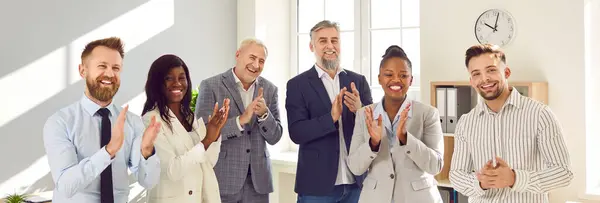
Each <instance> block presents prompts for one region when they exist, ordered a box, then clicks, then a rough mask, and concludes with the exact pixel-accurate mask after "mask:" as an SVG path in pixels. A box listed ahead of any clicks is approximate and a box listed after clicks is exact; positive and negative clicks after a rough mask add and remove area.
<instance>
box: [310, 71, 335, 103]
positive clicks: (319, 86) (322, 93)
mask: <svg viewBox="0 0 600 203" xmlns="http://www.w3.org/2000/svg"><path fill="white" fill-rule="evenodd" d="M315 68H317V67H315V66H313V67H312V69H310V73H309V75H308V76H309V81H310V86H311V87H312V88H313V89H314V90H315V91H316V92H317V94H318V95H319V97H320V98H321V101H322V102H323V105H325V107H326V108H327V110H328V111H331V100H330V99H329V95H328V94H327V90H326V89H325V85H323V81H321V78H319V75H318V73H317V69H315Z"/></svg>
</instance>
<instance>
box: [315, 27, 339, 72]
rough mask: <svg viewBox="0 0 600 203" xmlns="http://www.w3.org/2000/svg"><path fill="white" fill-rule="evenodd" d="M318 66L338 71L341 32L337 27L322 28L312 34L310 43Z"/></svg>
mask: <svg viewBox="0 0 600 203" xmlns="http://www.w3.org/2000/svg"><path fill="white" fill-rule="evenodd" d="M309 46H310V51H312V52H313V53H314V55H315V58H316V60H317V65H319V66H320V67H322V68H324V69H327V70H336V69H337V68H338V66H339V65H340V54H341V53H340V50H341V48H340V32H338V30H337V29H336V28H335V27H326V28H321V29H319V30H317V31H315V32H313V34H312V39H311V42H310V45H309Z"/></svg>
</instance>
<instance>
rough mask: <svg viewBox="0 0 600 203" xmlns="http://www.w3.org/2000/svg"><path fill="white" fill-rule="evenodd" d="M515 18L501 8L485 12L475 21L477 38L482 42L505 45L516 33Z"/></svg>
mask: <svg viewBox="0 0 600 203" xmlns="http://www.w3.org/2000/svg"><path fill="white" fill-rule="evenodd" d="M516 28H517V27H516V25H515V19H514V18H513V16H512V15H510V13H508V12H506V11H504V10H501V9H490V10H487V11H485V12H483V13H482V14H481V15H479V17H478V18H477V21H476V22H475V38H477V41H478V42H479V43H481V44H494V45H498V46H501V47H502V46H505V45H507V44H509V43H510V42H511V41H512V40H513V39H514V38H515V33H516Z"/></svg>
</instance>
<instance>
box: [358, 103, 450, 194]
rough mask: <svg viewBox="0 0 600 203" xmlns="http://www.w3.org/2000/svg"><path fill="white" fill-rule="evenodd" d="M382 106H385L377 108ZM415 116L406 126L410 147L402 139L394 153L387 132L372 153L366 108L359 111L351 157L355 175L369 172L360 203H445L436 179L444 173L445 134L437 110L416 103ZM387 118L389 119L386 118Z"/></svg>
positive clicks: (396, 144)
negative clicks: (402, 142) (435, 177)
mask: <svg viewBox="0 0 600 203" xmlns="http://www.w3.org/2000/svg"><path fill="white" fill-rule="evenodd" d="M375 105H381V103H377V104H373V105H371V106H373V109H375ZM411 108H412V112H411V113H412V115H410V114H411V113H409V119H408V121H407V123H406V125H407V126H406V131H407V132H408V134H407V138H406V140H407V141H406V145H402V146H400V145H399V144H398V143H399V141H398V138H395V139H396V142H395V143H394V145H393V147H392V148H391V149H390V146H389V140H388V138H387V136H388V135H387V133H386V130H383V132H382V134H381V136H382V138H381V143H380V144H379V150H378V151H377V152H373V151H371V147H370V145H369V140H370V138H371V136H370V135H369V132H368V129H367V125H366V122H365V118H366V116H365V108H361V109H360V110H358V113H357V116H356V125H355V126H354V135H353V136H352V143H351V146H350V154H349V156H348V168H350V171H352V173H354V174H363V173H365V172H367V177H366V178H365V180H364V182H363V188H362V191H361V194H360V199H359V203H371V202H391V200H392V195H393V197H394V203H416V202H418V203H441V202H442V199H441V196H440V193H439V191H438V189H437V187H436V185H437V182H436V180H435V179H434V177H433V176H434V175H435V174H437V173H439V172H440V171H441V170H442V165H443V163H444V162H443V160H442V157H443V154H442V153H443V151H444V150H443V148H444V143H443V133H442V127H441V125H440V122H439V119H440V117H439V114H438V111H437V109H435V108H433V107H431V106H428V105H425V104H423V103H420V102H417V101H412V106H411ZM382 116H387V115H382ZM375 118H376V117H375Z"/></svg>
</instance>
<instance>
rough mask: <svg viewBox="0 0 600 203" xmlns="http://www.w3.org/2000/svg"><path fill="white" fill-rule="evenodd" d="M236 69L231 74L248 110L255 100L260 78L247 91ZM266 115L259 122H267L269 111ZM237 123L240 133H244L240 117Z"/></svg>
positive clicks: (236, 119) (237, 118) (236, 120)
mask: <svg viewBox="0 0 600 203" xmlns="http://www.w3.org/2000/svg"><path fill="white" fill-rule="evenodd" d="M234 69H235V68H234ZM234 69H231V72H233V78H235V84H237V86H238V92H240V97H241V98H242V103H243V104H244V108H248V105H250V103H252V100H254V98H252V96H254V89H255V87H256V80H258V78H257V79H256V80H254V82H252V85H250V87H249V88H248V90H246V89H244V84H242V81H241V80H240V78H238V76H237V75H236V74H235V71H234ZM265 114H266V115H264V116H263V117H259V118H258V122H262V121H264V120H266V119H267V117H268V116H269V111H267V113H265ZM235 122H237V125H238V126H239V127H240V131H243V130H244V127H243V126H242V125H240V117H239V116H238V117H236V118H235Z"/></svg>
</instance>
